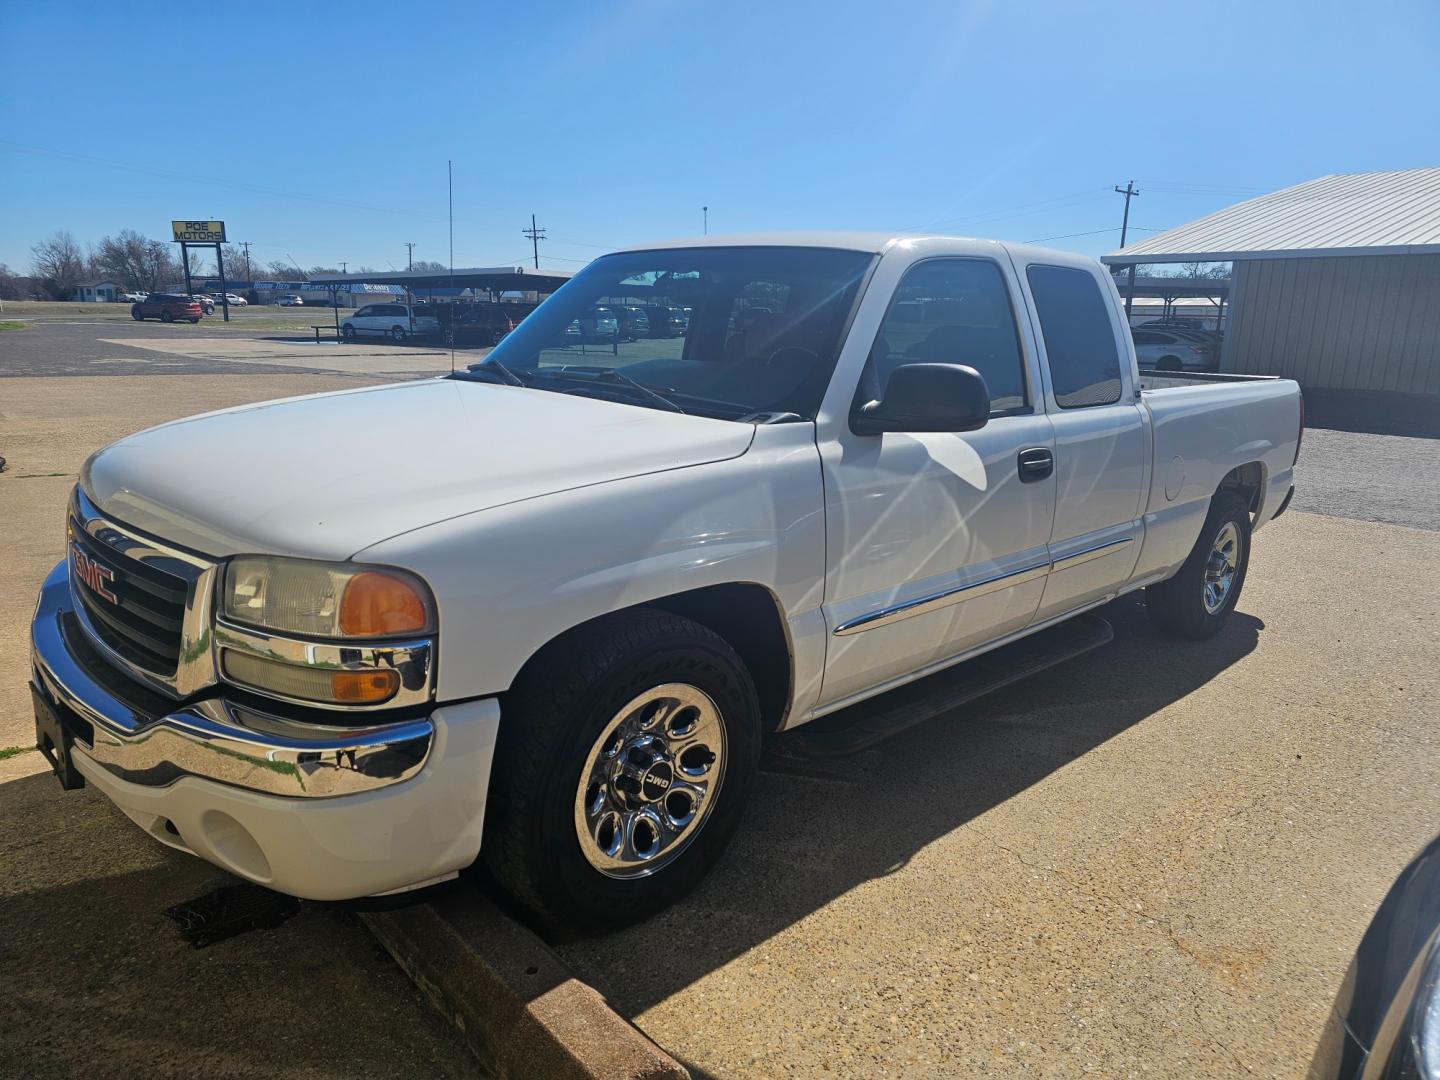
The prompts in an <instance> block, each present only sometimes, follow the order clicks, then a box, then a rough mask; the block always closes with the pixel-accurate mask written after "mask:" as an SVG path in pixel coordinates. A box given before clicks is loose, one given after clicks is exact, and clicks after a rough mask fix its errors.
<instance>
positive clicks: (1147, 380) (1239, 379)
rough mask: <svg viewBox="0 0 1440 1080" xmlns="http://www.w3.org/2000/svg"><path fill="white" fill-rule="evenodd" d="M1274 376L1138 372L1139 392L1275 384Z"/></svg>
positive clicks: (1215, 372) (1210, 372)
mask: <svg viewBox="0 0 1440 1080" xmlns="http://www.w3.org/2000/svg"><path fill="white" fill-rule="evenodd" d="M1277 379H1278V376H1275V375H1229V374H1224V373H1221V372H1219V371H1145V370H1143V369H1142V370H1141V371H1140V390H1141V391H1142V392H1144V391H1146V390H1166V389H1174V388H1175V387H1179V386H1199V385H1202V384H1205V383H1222V384H1224V383H1247V382H1275V381H1277Z"/></svg>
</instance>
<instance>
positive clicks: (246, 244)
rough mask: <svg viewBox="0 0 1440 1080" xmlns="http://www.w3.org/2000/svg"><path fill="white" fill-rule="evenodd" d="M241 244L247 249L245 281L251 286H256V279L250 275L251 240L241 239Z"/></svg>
mask: <svg viewBox="0 0 1440 1080" xmlns="http://www.w3.org/2000/svg"><path fill="white" fill-rule="evenodd" d="M240 246H241V247H242V248H244V249H245V283H246V286H247V287H249V288H254V286H255V279H254V278H252V277H251V276H250V241H249V240H241V241H240Z"/></svg>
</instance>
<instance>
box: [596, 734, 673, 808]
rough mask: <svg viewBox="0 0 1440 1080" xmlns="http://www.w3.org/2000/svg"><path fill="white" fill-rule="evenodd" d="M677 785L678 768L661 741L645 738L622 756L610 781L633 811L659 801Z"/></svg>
mask: <svg viewBox="0 0 1440 1080" xmlns="http://www.w3.org/2000/svg"><path fill="white" fill-rule="evenodd" d="M674 782H675V769H674V766H673V765H672V764H671V763H670V759H669V755H668V754H667V753H666V748H665V744H664V742H663V741H661V740H660V739H658V738H656V737H654V736H653V735H652V736H644V737H642V738H639V739H636V740H634V741H633V742H631V743H630V744H629V745H628V746H627V747H626V748H625V750H624V751H623V752H622V753H621V755H620V760H619V762H618V768H617V769H616V771H615V773H614V775H613V778H612V780H611V786H612V788H613V789H614V791H615V792H616V797H617V800H618V801H619V802H620V803H621V804H622V805H624V806H628V807H629V808H630V809H632V810H639V809H640V808H641V807H642V806H648V805H649V804H651V803H655V802H659V801H660V800H661V799H663V798H665V796H666V794H668V793H669V791H670V785H671V784H673V783H674Z"/></svg>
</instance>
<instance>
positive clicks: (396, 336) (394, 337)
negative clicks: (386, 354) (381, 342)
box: [390, 326, 405, 342]
mask: <svg viewBox="0 0 1440 1080" xmlns="http://www.w3.org/2000/svg"><path fill="white" fill-rule="evenodd" d="M390 340H391V341H395V342H400V341H404V340H405V330H404V328H403V327H399V326H392V327H391V328H390Z"/></svg>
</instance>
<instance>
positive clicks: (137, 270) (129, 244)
mask: <svg viewBox="0 0 1440 1080" xmlns="http://www.w3.org/2000/svg"><path fill="white" fill-rule="evenodd" d="M95 267H96V271H97V272H98V273H100V274H103V275H104V276H106V277H110V278H113V279H114V280H115V281H116V282H118V283H120V284H123V285H124V286H125V287H126V288H127V289H144V290H146V291H147V292H157V291H158V290H160V289H162V288H164V287H165V286H166V285H169V284H173V283H174V282H175V281H177V280H178V279H179V277H180V274H181V272H182V271H181V267H180V264H179V263H178V262H177V260H176V259H175V256H174V255H172V254H171V252H170V245H169V244H167V243H165V242H164V241H163V240H151V239H149V238H148V237H146V236H143V235H141V234H140V233H138V232H136V231H135V230H134V229H121V230H120V231H119V232H118V233H116V234H115V235H114V236H107V237H104V238H103V239H102V240H101V241H100V243H99V244H98V245H97V246H96V248H95Z"/></svg>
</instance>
